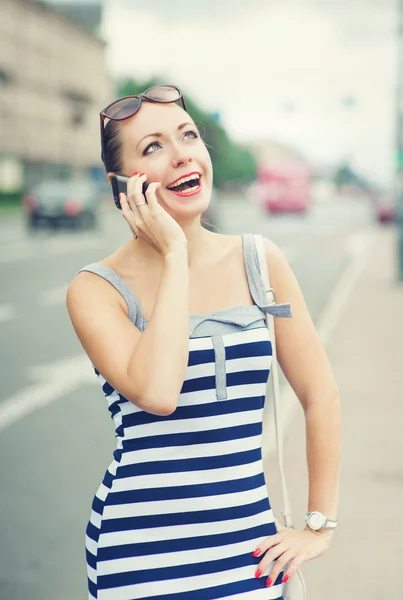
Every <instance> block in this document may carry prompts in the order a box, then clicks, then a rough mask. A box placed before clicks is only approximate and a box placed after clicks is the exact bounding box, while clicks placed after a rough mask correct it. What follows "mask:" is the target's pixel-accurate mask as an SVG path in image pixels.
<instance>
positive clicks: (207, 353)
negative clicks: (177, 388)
mask: <svg viewBox="0 0 403 600" xmlns="http://www.w3.org/2000/svg"><path fill="white" fill-rule="evenodd" d="M214 362H215V355H214V348H210V349H208V350H190V352H189V361H188V367H194V365H203V364H204V365H205V364H208V363H214Z"/></svg>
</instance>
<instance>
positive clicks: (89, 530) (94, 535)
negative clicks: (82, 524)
mask: <svg viewBox="0 0 403 600" xmlns="http://www.w3.org/2000/svg"><path fill="white" fill-rule="evenodd" d="M85 533H86V534H87V535H88V537H89V538H90V539H91V540H93V541H94V542H98V539H99V529H98V527H95V525H93V523H91V521H88V523H87V527H86V530H85Z"/></svg>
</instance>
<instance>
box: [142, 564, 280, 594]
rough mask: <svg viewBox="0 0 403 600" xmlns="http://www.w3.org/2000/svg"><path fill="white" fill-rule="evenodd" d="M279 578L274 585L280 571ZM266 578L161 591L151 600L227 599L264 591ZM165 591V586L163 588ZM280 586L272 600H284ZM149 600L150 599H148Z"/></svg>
mask: <svg viewBox="0 0 403 600" xmlns="http://www.w3.org/2000/svg"><path fill="white" fill-rule="evenodd" d="M280 575H281V577H280V576H279V577H278V579H277V580H276V583H279V582H280V581H281V579H282V577H283V571H281V574H280ZM266 581H267V577H259V578H257V579H256V578H255V577H254V576H253V577H252V578H251V579H246V580H243V581H234V582H233V583H227V584H224V585H215V586H213V587H209V588H203V589H201V590H200V589H199V590H193V591H186V592H173V593H172V594H166V593H164V591H163V590H162V589H161V592H162V594H161V595H159V594H158V596H153V597H152V600H220V598H229V597H230V596H231V597H232V596H233V595H238V594H240V593H242V592H244V593H247V592H253V591H254V590H260V589H266ZM164 589H166V586H165V587H164ZM281 589H282V586H281V587H279V588H278V593H279V594H280V595H279V596H276V597H275V598H273V600H284V599H283V596H282V593H281ZM150 600H151V599H150Z"/></svg>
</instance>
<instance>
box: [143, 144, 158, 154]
mask: <svg viewBox="0 0 403 600" xmlns="http://www.w3.org/2000/svg"><path fill="white" fill-rule="evenodd" d="M153 146H161V144H160V143H159V142H151V144H148V146H147V147H146V148H145V149H144V151H143V156H145V155H146V154H150V152H149V150H150V149H151V148H152V147H153ZM153 152H154V151H153Z"/></svg>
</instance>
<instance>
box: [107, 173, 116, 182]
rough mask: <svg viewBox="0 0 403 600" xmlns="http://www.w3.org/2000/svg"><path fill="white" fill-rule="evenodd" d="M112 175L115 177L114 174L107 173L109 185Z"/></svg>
mask: <svg viewBox="0 0 403 600" xmlns="http://www.w3.org/2000/svg"><path fill="white" fill-rule="evenodd" d="M112 175H115V173H108V181H109V183H111V180H112Z"/></svg>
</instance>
